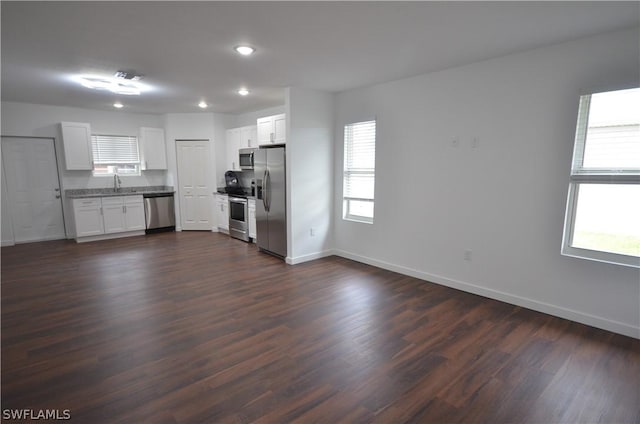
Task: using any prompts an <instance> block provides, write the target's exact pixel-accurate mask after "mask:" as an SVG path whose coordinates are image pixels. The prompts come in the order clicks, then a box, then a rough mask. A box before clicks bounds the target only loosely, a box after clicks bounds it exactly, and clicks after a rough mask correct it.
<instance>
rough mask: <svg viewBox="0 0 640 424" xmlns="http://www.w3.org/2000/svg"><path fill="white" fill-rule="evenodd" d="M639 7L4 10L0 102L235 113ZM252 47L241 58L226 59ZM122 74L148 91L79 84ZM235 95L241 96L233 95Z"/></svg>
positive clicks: (586, 30)
mask: <svg viewBox="0 0 640 424" xmlns="http://www.w3.org/2000/svg"><path fill="white" fill-rule="evenodd" d="M639 8H640V6H639V3H638V2H622V3H613V2H566V3H565V2H562V3H560V2H531V3H529V2H479V1H476V2H9V1H2V3H1V13H2V100H4V101H17V102H27V103H41V104H54V105H64V106H74V107H82V108H91V109H103V110H112V109H113V107H112V104H113V102H114V100H121V101H122V102H123V103H124V104H125V108H124V109H123V110H125V111H130V112H145V113H167V112H199V111H201V109H199V108H198V107H197V103H198V102H199V101H200V100H206V101H207V102H208V103H209V104H210V105H211V106H210V108H209V109H208V110H209V111H214V112H225V113H241V112H247V111H253V110H258V109H261V108H265V107H270V106H275V105H281V104H283V103H284V87H287V86H301V87H308V88H316V89H321V90H329V91H334V92H335V91H342V90H346V89H351V88H355V87H360V86H365V85H369V84H373V83H378V82H383V81H389V80H394V79H400V78H404V77H408V76H413V75H418V74H422V73H425V72H431V71H436V70H442V69H446V68H450V67H453V66H458V65H464V64H468V63H472V62H476V61H479V60H484V59H488V58H492V57H496V56H501V55H505V54H509V53H513V52H517V51H522V50H526V49H531V48H535V47H540V46H544V45H548V44H553V43H558V42H562V41H566V40H570V39H575V38H580V37H583V36H588V35H592V34H597V33H601V32H605V31H612V30H616V29H620V28H625V27H630V26H634V25H638V21H639V16H640V9H639ZM243 42H246V43H249V44H251V45H253V46H255V47H256V48H257V52H256V54H255V55H253V56H252V57H241V56H239V55H237V54H236V53H235V52H234V51H233V50H232V48H233V46H235V45H237V44H239V43H243ZM121 69H122V70H129V69H133V70H136V71H137V72H139V73H142V74H144V75H145V78H144V80H143V82H145V83H147V84H149V85H152V86H153V87H155V90H153V91H151V92H149V93H146V94H143V95H141V96H137V97H131V96H116V95H113V94H107V93H105V92H96V91H91V90H89V89H86V88H84V87H82V86H80V85H78V84H77V83H73V82H70V81H69V79H68V78H69V76H70V75H73V74H79V73H93V74H104V75H112V74H113V73H114V72H115V71H117V70H121ZM240 86H247V87H248V88H249V89H250V90H251V94H250V95H249V96H247V97H240V96H238V95H237V94H236V90H237V89H238V88H239V87H240Z"/></svg>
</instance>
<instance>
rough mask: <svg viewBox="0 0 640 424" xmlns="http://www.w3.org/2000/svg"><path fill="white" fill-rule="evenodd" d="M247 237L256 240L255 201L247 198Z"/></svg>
mask: <svg viewBox="0 0 640 424" xmlns="http://www.w3.org/2000/svg"><path fill="white" fill-rule="evenodd" d="M249 237H251V239H252V240H253V241H254V242H255V241H256V201H255V199H249Z"/></svg>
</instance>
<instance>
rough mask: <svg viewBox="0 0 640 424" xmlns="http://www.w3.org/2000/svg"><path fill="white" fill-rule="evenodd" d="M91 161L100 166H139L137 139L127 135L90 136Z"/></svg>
mask: <svg viewBox="0 0 640 424" xmlns="http://www.w3.org/2000/svg"><path fill="white" fill-rule="evenodd" d="M91 145H92V148H93V161H94V163H96V164H100V165H115V164H119V165H124V164H139V163H140V153H139V152H138V138H137V137H135V136H129V135H92V136H91Z"/></svg>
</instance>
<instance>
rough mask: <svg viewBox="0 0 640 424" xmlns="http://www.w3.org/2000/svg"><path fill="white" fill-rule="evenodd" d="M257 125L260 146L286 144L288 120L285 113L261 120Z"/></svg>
mask: <svg viewBox="0 0 640 424" xmlns="http://www.w3.org/2000/svg"><path fill="white" fill-rule="evenodd" d="M257 124H258V125H257V127H258V129H257V135H258V145H259V146H268V145H272V144H286V142H287V137H286V132H287V119H286V115H285V114H284V113H283V114H280V115H273V116H265V117H264V118H259V119H258V122H257Z"/></svg>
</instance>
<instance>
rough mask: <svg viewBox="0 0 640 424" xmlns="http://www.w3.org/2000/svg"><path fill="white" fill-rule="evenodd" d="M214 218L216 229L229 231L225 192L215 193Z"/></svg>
mask: <svg viewBox="0 0 640 424" xmlns="http://www.w3.org/2000/svg"><path fill="white" fill-rule="evenodd" d="M216 218H217V221H218V229H219V230H222V231H223V232H226V233H228V232H229V196H227V195H226V194H216Z"/></svg>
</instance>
